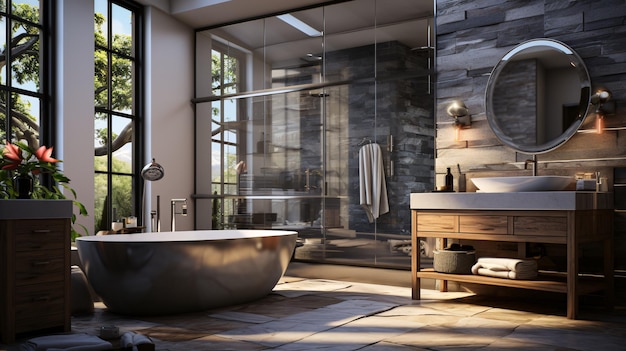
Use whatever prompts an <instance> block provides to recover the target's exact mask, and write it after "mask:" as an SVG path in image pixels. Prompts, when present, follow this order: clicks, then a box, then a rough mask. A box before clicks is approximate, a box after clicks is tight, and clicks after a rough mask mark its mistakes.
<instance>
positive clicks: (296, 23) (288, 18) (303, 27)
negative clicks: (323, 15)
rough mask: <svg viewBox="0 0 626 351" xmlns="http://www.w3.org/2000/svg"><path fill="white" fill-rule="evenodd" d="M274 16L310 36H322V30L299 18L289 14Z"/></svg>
mask: <svg viewBox="0 0 626 351" xmlns="http://www.w3.org/2000/svg"><path fill="white" fill-rule="evenodd" d="M276 17H277V18H278V19H280V20H282V21H283V22H285V23H287V24H289V25H290V26H292V27H294V28H295V29H297V30H299V31H301V32H302V33H304V34H306V35H308V36H310V37H320V36H322V32H320V31H319V30H317V29H315V28H313V27H311V26H309V25H308V24H306V23H304V22H302V21H300V20H299V19H297V18H295V17H294V16H292V15H290V14H285V15H279V16H276Z"/></svg>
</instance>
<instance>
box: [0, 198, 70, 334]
mask: <svg viewBox="0 0 626 351" xmlns="http://www.w3.org/2000/svg"><path fill="white" fill-rule="evenodd" d="M71 218H72V201H70V200H0V342H4V343H12V342H14V341H15V339H16V335H31V334H37V333H38V332H44V331H46V332H48V331H56V332H68V331H70V327H71V325H70V239H71V238H70V236H71V234H70V231H71Z"/></svg>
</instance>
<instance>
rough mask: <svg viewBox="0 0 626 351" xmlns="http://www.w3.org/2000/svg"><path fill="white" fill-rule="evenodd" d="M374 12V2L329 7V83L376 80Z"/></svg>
mask: <svg viewBox="0 0 626 351" xmlns="http://www.w3.org/2000/svg"><path fill="white" fill-rule="evenodd" d="M384 6H387V3H385V4H384ZM384 6H379V7H384ZM375 9H376V6H375V0H359V1H351V2H346V3H341V4H336V5H332V6H329V7H328V8H327V10H326V11H325V16H326V21H325V22H326V28H325V31H324V33H325V43H324V48H325V53H324V68H325V72H324V78H325V79H326V81H328V82H336V81H350V80H354V79H373V78H374V74H375V58H376V56H375V52H376V46H375V45H374V43H375V42H376V32H375V25H376V23H377V22H376V13H375ZM346 16H349V17H348V18H346Z"/></svg>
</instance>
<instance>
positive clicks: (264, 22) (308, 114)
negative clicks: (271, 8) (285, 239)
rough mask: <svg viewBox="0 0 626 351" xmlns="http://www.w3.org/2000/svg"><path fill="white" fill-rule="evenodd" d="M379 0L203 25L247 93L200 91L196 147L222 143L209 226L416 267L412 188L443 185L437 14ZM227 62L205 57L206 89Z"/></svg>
mask: <svg viewBox="0 0 626 351" xmlns="http://www.w3.org/2000/svg"><path fill="white" fill-rule="evenodd" d="M380 3H381V1H377V0H354V1H347V2H341V3H337V4H333V5H329V6H324V7H317V8H307V9H302V10H298V11H293V12H291V13H289V14H288V15H289V16H285V15H287V14H285V15H280V16H271V17H267V18H263V19H254V20H251V21H244V22H242V23H237V24H229V25H228V26H224V27H219V28H214V29H211V30H207V31H201V32H198V34H197V51H198V52H199V54H198V57H203V56H202V53H204V52H206V53H209V52H213V51H212V50H216V49H218V50H222V51H224V52H225V54H226V56H227V57H235V58H236V59H237V62H238V65H237V68H236V69H232V68H231V70H230V71H228V70H227V71H225V72H224V73H222V75H223V76H225V77H229V78H231V79H230V80H229V81H228V82H227V81H225V82H224V83H222V84H223V86H226V85H224V84H228V87H229V88H230V89H234V87H236V89H235V91H233V90H229V91H228V92H226V93H224V94H223V95H218V94H216V93H215V91H212V92H211V94H209V95H207V96H203V95H201V94H200V95H199V96H198V98H196V99H194V103H195V104H196V112H197V116H196V119H197V122H196V130H197V134H196V140H197V148H198V149H199V150H200V149H202V148H206V147H207V146H208V145H209V142H208V141H207V140H212V142H213V144H212V145H213V152H212V155H211V156H210V157H209V156H207V155H206V153H201V152H198V160H197V166H196V168H197V172H198V173H197V178H196V194H195V195H194V201H195V202H196V206H195V208H196V209H197V211H198V213H197V214H196V228H198V229H205V228H213V229H221V228H237V229H241V228H254V229H266V228H271V229H285V230H295V231H297V232H298V246H297V248H296V250H295V252H294V258H295V259H297V260H304V261H315V262H333V263H344V264H355V265H374V266H387V267H397V268H406V269H408V268H409V267H410V254H411V251H410V250H411V237H410V231H411V216H410V208H409V195H410V193H411V192H415V191H424V190H428V189H432V188H433V182H434V171H433V169H434V154H433V153H434V128H433V127H434V118H433V115H434V113H433V110H434V107H433V102H434V97H433V96H432V94H431V81H432V80H431V77H430V74H431V72H432V70H433V68H432V62H433V59H434V58H433V56H432V55H433V50H432V48H431V47H430V46H429V42H430V41H429V40H430V35H431V33H430V31H429V28H430V24H431V17H432V12H433V9H432V8H430V9H429V10H428V11H427V12H426V13H423V12H419V11H417V10H416V7H415V6H414V5H415V3H414V2H413V1H412V0H386V1H385V6H381V5H380ZM348 17H350V19H351V21H347V20H346V19H347V18H348ZM294 19H295V20H294ZM298 21H299V22H301V23H306V24H307V25H309V26H310V27H312V28H314V29H315V30H313V31H309V32H308V33H305V32H304V31H303V30H302V28H301V27H299V26H300V25H299V24H297V23H299V22H298ZM407 33H414V34H411V35H407ZM415 33H419V34H415ZM216 64H217V63H216V60H215V59H212V60H207V59H206V58H205V59H200V60H199V61H198V63H197V67H198V68H197V71H198V77H200V78H199V80H198V89H197V90H198V91H200V92H201V91H207V92H208V91H209V90H208V89H206V87H205V85H206V84H205V83H203V81H202V79H204V78H202V77H206V75H207V74H208V73H209V72H215V70H214V69H211V68H209V67H215V65H216ZM231 73H232V76H231V75H229V74H231ZM213 81H214V82H215V81H216V79H215V78H214V79H213ZM227 107H228V108H227ZM220 108H221V109H222V110H220ZM220 111H222V112H224V113H223V114H224V115H225V116H226V117H227V118H221V119H219V120H218V119H216V116H217V114H218V113H221V112H220ZM209 125H212V128H209V127H208V126H209ZM216 130H217V131H218V132H219V133H217V134H215V133H214V132H215V131H216ZM216 136H220V137H223V138H222V139H219V140H216ZM217 149H219V150H220V152H221V154H220V155H219V156H216V155H217V154H218V153H217V152H216V150H217ZM207 174H210V176H207ZM207 218H212V219H213V220H212V223H209V221H208V220H207Z"/></svg>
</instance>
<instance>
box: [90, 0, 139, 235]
mask: <svg viewBox="0 0 626 351" xmlns="http://www.w3.org/2000/svg"><path fill="white" fill-rule="evenodd" d="M142 11H143V9H142V7H141V6H140V5H139V4H137V3H134V2H132V1H116V0H95V1H94V12H95V53H94V54H95V74H94V81H95V85H94V87H95V115H94V117H95V121H94V122H95V124H94V125H95V127H94V140H95V144H94V148H95V160H94V166H95V179H94V182H95V204H94V205H95V206H94V208H95V210H94V214H95V226H96V228H95V230H96V232H97V231H100V230H108V229H111V222H112V221H116V220H118V219H120V218H124V217H130V216H136V217H141V199H140V196H141V190H140V189H141V186H142V179H141V176H140V171H141V165H142V164H143V162H142V161H143V160H142V156H141V155H142V154H143V153H142V148H143V146H142V145H143V139H142V133H141V131H142V129H143V128H142V118H143V94H142V92H143V87H142V84H143V79H142V60H141V57H142V47H143V45H142V42H143V40H142V35H143V34H142V33H143V32H142ZM140 220H141V219H140Z"/></svg>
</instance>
